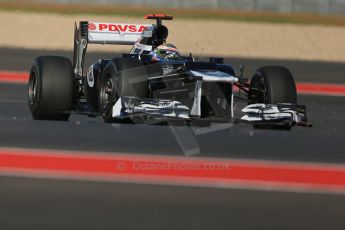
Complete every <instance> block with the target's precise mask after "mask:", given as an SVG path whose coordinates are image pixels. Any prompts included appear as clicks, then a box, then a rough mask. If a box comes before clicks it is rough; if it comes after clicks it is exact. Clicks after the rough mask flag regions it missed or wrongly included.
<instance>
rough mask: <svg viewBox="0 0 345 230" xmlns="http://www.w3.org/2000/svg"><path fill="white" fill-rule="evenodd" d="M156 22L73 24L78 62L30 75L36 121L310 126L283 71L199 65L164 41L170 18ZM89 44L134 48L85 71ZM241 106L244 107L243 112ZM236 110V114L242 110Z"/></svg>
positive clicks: (53, 64) (53, 61) (59, 62)
mask: <svg viewBox="0 0 345 230" xmlns="http://www.w3.org/2000/svg"><path fill="white" fill-rule="evenodd" d="M145 18H146V19H153V20H155V24H147V25H135V24H121V23H98V22H88V21H81V22H80V23H79V25H76V26H75V38H74V55H73V63H72V62H71V60H69V59H68V58H65V57H57V56H41V57H37V58H36V59H35V61H34V64H33V66H32V68H31V71H30V79H29V87H28V91H29V92H28V103H29V107H30V110H31V114H32V116H33V118H34V119H39V120H40V119H44V120H68V118H69V116H70V114H71V113H72V112H74V113H77V114H85V115H88V116H90V117H97V116H102V117H103V119H104V121H105V122H135V123H136V122H144V123H145V122H149V123H150V122H151V123H162V122H168V121H182V122H183V123H186V124H190V123H193V122H194V121H200V120H203V121H212V122H213V121H214V122H233V123H236V122H245V123H251V124H253V125H254V126H255V127H285V128H291V127H292V126H295V125H298V126H307V125H308V123H307V116H306V108H305V106H302V105H298V104H297V92H296V86H295V81H294V78H293V76H292V74H291V73H290V71H289V70H288V69H286V68H284V67H280V66H265V67H261V68H259V69H258V70H257V72H256V73H255V75H254V76H253V77H252V78H251V79H250V80H249V78H245V77H243V68H240V71H238V72H239V73H238V74H236V72H235V70H234V68H233V67H232V66H231V65H228V64H224V63H223V59H222V58H210V60H209V61H208V62H205V61H198V60H197V59H196V58H194V57H193V55H192V54H190V55H187V56H183V55H181V54H180V52H179V50H178V49H177V48H176V46H174V45H173V44H168V43H166V40H167V37H168V28H167V27H166V26H164V25H163V23H162V22H163V20H172V19H173V17H172V16H169V15H161V14H152V15H146V16H145ZM89 44H103V45H105V44H113V45H114V44H115V45H132V49H131V50H130V51H129V53H126V54H123V55H122V56H121V57H115V58H113V59H101V60H98V61H97V62H96V63H94V64H93V65H91V66H90V67H89V68H88V70H87V71H85V70H84V62H85V54H86V51H87V47H88V45H89ZM239 105H244V106H242V108H241V109H240V110H239V109H238V108H239ZM236 109H237V110H236Z"/></svg>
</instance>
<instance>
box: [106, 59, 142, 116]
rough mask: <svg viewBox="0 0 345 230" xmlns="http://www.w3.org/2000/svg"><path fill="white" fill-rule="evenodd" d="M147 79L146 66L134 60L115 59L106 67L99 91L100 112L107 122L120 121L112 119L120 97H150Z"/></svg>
mask: <svg viewBox="0 0 345 230" xmlns="http://www.w3.org/2000/svg"><path fill="white" fill-rule="evenodd" d="M147 78H148V75H147V72H146V68H145V67H144V65H143V64H142V63H141V62H140V61H139V60H136V59H133V58H115V59H113V60H112V61H110V62H109V63H108V64H107V65H106V67H105V68H104V71H103V73H102V76H101V80H100V90H99V106H100V108H99V110H100V111H101V114H102V117H103V119H104V121H105V122H107V123H109V122H119V121H120V120H118V119H113V118H112V108H113V106H114V104H115V103H116V101H117V100H118V99H119V98H120V97H122V96H133V97H139V98H146V97H147V96H148V84H147Z"/></svg>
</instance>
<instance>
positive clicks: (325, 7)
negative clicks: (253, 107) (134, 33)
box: [32, 0, 345, 15]
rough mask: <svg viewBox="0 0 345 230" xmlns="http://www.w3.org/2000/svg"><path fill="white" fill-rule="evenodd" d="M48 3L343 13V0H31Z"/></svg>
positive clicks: (344, 5) (344, 1)
mask: <svg viewBox="0 0 345 230" xmlns="http://www.w3.org/2000/svg"><path fill="white" fill-rule="evenodd" d="M32 1H36V2H50V3H61V4H68V3H84V4H86V3H88V4H133V5H150V6H151V5H152V6H156V7H176V8H179V7H183V8H211V9H236V10H249V11H273V12H286V13H289V12H310V13H317V14H338V15H345V0H32Z"/></svg>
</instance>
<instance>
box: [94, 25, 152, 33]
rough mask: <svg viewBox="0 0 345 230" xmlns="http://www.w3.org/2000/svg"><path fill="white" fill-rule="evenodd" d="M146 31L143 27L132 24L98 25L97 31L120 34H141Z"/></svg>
mask: <svg viewBox="0 0 345 230" xmlns="http://www.w3.org/2000/svg"><path fill="white" fill-rule="evenodd" d="M145 29H146V26H143V25H133V24H103V23H100V24H98V30H99V31H104V32H120V33H141V32H143V31H144V30H145Z"/></svg>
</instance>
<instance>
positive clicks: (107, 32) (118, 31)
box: [79, 21, 152, 45]
mask: <svg viewBox="0 0 345 230" xmlns="http://www.w3.org/2000/svg"><path fill="white" fill-rule="evenodd" d="M149 26H152V25H148V24H130V23H126V24H124V23H102V22H87V21H83V22H80V26H79V30H80V32H81V34H82V35H84V36H83V37H84V38H87V42H88V43H90V44H116V45H134V43H135V42H136V41H137V40H138V39H139V37H140V35H141V33H142V32H143V31H144V30H145V29H146V28H147V27H149Z"/></svg>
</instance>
